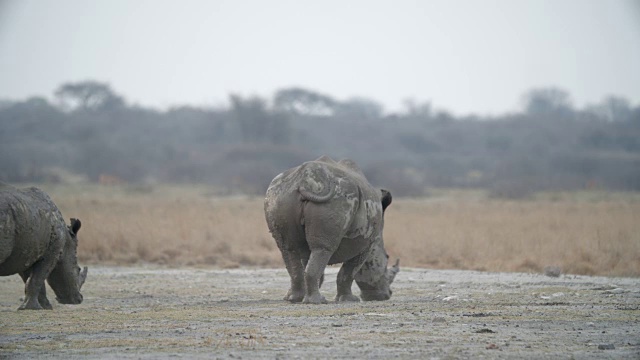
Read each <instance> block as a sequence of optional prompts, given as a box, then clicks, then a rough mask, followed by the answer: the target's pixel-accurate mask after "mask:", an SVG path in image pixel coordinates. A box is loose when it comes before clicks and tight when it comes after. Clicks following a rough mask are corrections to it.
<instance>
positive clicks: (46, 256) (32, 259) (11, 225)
mask: <svg viewBox="0 0 640 360" xmlns="http://www.w3.org/2000/svg"><path fill="white" fill-rule="evenodd" d="M78 230H80V220H77V219H71V225H70V226H68V227H67V225H66V224H65V222H64V219H63V218H62V214H61V213H60V210H58V207H57V206H56V205H55V204H54V203H53V201H52V200H51V198H49V196H48V195H47V194H46V193H44V192H43V191H42V190H40V189H37V188H34V187H32V188H28V189H17V188H15V187H13V186H9V185H6V184H2V183H0V276H8V275H13V274H20V277H22V280H24V282H25V290H24V293H25V298H24V302H23V303H22V305H21V306H20V308H19V310H24V309H34V310H39V309H51V308H52V307H51V303H49V300H48V299H47V294H46V289H45V288H46V287H45V285H44V281H45V279H46V280H47V282H48V283H49V285H50V286H51V288H52V289H53V291H54V292H55V294H56V299H57V300H58V301H59V302H60V303H63V304H80V303H81V302H82V295H81V294H80V288H81V287H82V284H84V281H85V279H86V277H87V267H86V266H85V268H84V269H83V270H82V271H80V267H78V259H77V257H76V250H77V247H78V238H77V235H78Z"/></svg>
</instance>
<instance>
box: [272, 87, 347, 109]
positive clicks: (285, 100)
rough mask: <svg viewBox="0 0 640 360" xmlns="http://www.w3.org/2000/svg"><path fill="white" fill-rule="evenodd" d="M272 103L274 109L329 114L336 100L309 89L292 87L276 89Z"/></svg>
mask: <svg viewBox="0 0 640 360" xmlns="http://www.w3.org/2000/svg"><path fill="white" fill-rule="evenodd" d="M273 103H274V106H275V108H276V109H278V110H282V111H286V112H291V113H296V114H305V115H316V116H317V115H320V116H331V115H333V112H334V110H335V106H336V104H337V101H335V100H334V99H333V98H331V97H329V96H327V95H323V94H320V93H317V92H314V91H311V90H306V89H303V88H298V87H292V88H287V89H282V90H278V92H276V94H275V96H274V99H273Z"/></svg>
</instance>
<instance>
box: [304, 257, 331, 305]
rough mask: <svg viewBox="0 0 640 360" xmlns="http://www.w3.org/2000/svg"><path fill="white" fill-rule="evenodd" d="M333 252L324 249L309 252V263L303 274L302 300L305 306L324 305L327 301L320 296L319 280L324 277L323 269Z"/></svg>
mask: <svg viewBox="0 0 640 360" xmlns="http://www.w3.org/2000/svg"><path fill="white" fill-rule="evenodd" d="M332 254H333V251H328V250H325V249H315V250H311V256H310V257H309V263H308V264H307V267H306V269H305V272H304V282H305V296H304V300H302V302H303V303H305V304H326V303H327V299H325V298H324V296H322V294H320V279H321V278H322V276H323V275H324V269H325V268H326V267H327V263H328V262H329V259H330V258H331V255H332Z"/></svg>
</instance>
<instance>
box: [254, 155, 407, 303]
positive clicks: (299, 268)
mask: <svg viewBox="0 0 640 360" xmlns="http://www.w3.org/2000/svg"><path fill="white" fill-rule="evenodd" d="M389 204H391V193H389V192H388V191H386V190H378V189H375V188H374V187H373V186H371V185H370V184H369V182H368V181H367V179H366V178H365V176H364V174H363V173H362V171H361V170H360V169H359V168H358V166H357V165H356V164H355V163H354V162H353V161H352V160H348V159H345V160H340V161H339V162H336V161H334V160H332V159H331V158H329V157H326V156H323V157H321V158H319V159H317V160H314V161H309V162H305V163H303V164H302V165H300V166H298V167H295V168H292V169H289V170H287V171H285V172H283V173H281V174H279V175H278V176H276V177H275V178H274V179H273V181H272V182H271V185H270V186H269V188H268V189H267V194H266V198H265V200H264V211H265V217H266V220H267V225H268V226H269V230H270V231H271V234H272V235H273V238H274V239H275V241H276V243H277V244H278V248H279V249H280V252H281V253H282V258H283V260H284V263H285V265H286V267H287V271H288V272H289V276H290V277H291V288H290V289H289V291H288V293H287V295H286V296H285V300H288V301H291V302H301V301H302V302H303V303H312V304H320V303H326V302H327V301H326V299H325V298H324V296H322V295H321V294H320V291H319V288H320V286H321V285H322V280H323V277H324V270H325V268H326V266H327V265H328V264H329V265H331V264H337V263H342V267H341V268H340V271H339V272H338V277H337V287H338V291H337V295H336V298H335V300H336V301H359V300H360V299H359V298H358V297H357V296H355V295H353V294H352V292H351V285H352V284H353V281H354V280H355V281H356V283H357V284H358V287H359V288H360V291H361V294H360V295H361V297H362V299H363V300H387V299H389V298H390V297H391V293H392V292H391V289H390V288H389V286H390V285H391V283H392V282H393V279H394V278H395V276H396V273H397V272H398V270H399V267H398V261H396V264H395V265H394V266H393V267H392V268H390V269H388V268H387V261H388V258H389V256H388V255H387V253H386V251H385V249H384V242H383V239H382V228H383V226H384V218H383V215H384V211H385V209H386V208H387V206H389Z"/></svg>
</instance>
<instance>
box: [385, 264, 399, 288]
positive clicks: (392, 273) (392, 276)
mask: <svg viewBox="0 0 640 360" xmlns="http://www.w3.org/2000/svg"><path fill="white" fill-rule="evenodd" d="M398 271H400V259H396V263H395V265H393V266H392V267H391V269H389V270H388V271H387V279H388V280H389V285H391V283H392V282H393V280H394V279H395V278H396V274H397V273H398Z"/></svg>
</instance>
